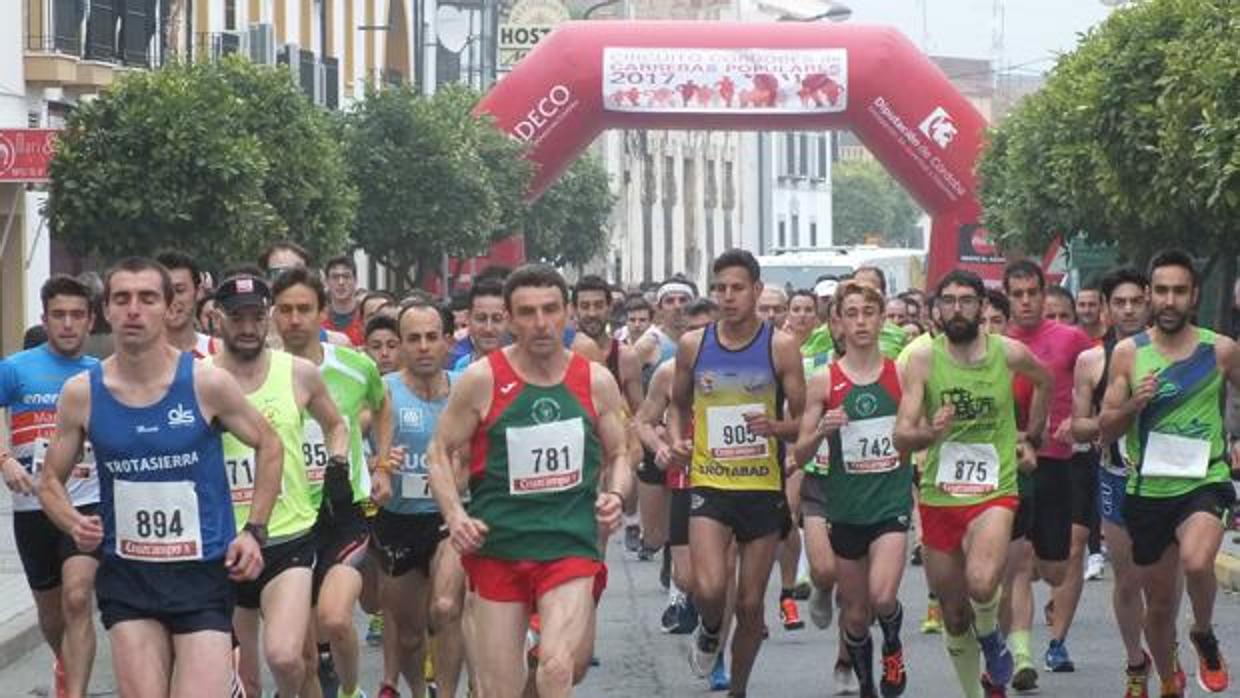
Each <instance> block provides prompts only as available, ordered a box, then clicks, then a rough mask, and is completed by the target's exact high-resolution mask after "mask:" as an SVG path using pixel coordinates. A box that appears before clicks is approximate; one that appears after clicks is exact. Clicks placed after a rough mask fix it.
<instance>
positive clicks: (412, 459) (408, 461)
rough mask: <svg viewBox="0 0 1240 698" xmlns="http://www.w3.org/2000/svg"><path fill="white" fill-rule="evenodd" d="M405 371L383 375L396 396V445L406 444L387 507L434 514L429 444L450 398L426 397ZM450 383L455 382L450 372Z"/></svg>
mask: <svg viewBox="0 0 1240 698" xmlns="http://www.w3.org/2000/svg"><path fill="white" fill-rule="evenodd" d="M402 373H403V372H402V371H397V372H395V373H389V374H387V375H386V376H384V377H383V382H384V383H386V384H387V387H388V392H389V393H390V394H391V396H392V417H393V420H392V421H393V423H394V428H395V433H394V434H393V435H392V446H393V447H395V446H403V447H404V449H405V462H404V464H403V465H401V467H400V469H399V470H397V471H395V472H393V473H392V498H391V499H389V500H388V502H387V504H384V505H383V508H384V509H387V510H388V511H390V512H392V513H395V514H430V513H434V512H438V511H439V505H437V504H436V503H435V499H434V497H432V496H431V489H430V485H429V481H428V480H427V475H428V473H429V471H428V470H427V468H426V447H427V445H429V444H430V441H431V435H432V434H434V433H435V425H436V424H437V423H438V422H439V414H440V413H441V412H443V408H444V407H445V406H447V404H448V397H447V396H446V395H445V396H444V397H442V398H440V399H438V400H430V401H428V400H423V399H422V398H421V397H418V394H417V393H415V392H413V391H412V390H410V389H409V386H408V385H406V384H405V381H404V380H403V379H402V378H401V374H402ZM448 384H449V385H451V384H452V377H451V375H449V377H448Z"/></svg>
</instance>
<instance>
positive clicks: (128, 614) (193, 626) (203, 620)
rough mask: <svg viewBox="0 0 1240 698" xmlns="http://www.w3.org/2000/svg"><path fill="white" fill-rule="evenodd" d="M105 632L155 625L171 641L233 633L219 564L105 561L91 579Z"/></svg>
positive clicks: (229, 596)
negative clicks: (137, 623)
mask: <svg viewBox="0 0 1240 698" xmlns="http://www.w3.org/2000/svg"><path fill="white" fill-rule="evenodd" d="M95 596H96V598H97V599H98V600H99V615H100V616H101V617H102V619H103V627H104V628H108V629H111V627H112V626H113V625H116V624H117V623H122V622H125V621H130V620H154V621H157V622H159V623H161V624H163V626H164V627H166V628H167V629H168V632H170V633H172V634H173V635H181V634H185V633H196V632H200V631H203V630H217V631H219V632H223V633H231V632H232V611H233V588H232V582H231V581H229V579H228V568H227V567H225V566H224V561H223V560H202V561H193V562H137V561H134V560H124V559H121V558H118V557H112V556H105V557H104V558H103V561H102V562H101V563H100V564H99V571H98V573H96V574H95Z"/></svg>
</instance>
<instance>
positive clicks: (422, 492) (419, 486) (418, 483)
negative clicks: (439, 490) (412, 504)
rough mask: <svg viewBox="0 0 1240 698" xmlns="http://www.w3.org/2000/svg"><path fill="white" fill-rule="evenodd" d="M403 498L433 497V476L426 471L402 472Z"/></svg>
mask: <svg viewBox="0 0 1240 698" xmlns="http://www.w3.org/2000/svg"><path fill="white" fill-rule="evenodd" d="M400 496H401V499H431V498H432V497H431V476H430V475H428V474H426V473H401V474H400Z"/></svg>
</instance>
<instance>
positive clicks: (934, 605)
mask: <svg viewBox="0 0 1240 698" xmlns="http://www.w3.org/2000/svg"><path fill="white" fill-rule="evenodd" d="M921 632H922V634H924V635H938V634H939V633H941V632H943V609H942V608H940V607H939V602H938V600H937V599H930V605H928V606H926V619H925V620H923V621H922V622H921Z"/></svg>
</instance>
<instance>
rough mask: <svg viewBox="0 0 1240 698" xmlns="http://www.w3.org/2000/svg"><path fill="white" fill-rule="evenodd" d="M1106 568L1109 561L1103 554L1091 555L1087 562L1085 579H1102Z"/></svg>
mask: <svg viewBox="0 0 1240 698" xmlns="http://www.w3.org/2000/svg"><path fill="white" fill-rule="evenodd" d="M1106 566H1107V559H1106V558H1105V557H1103V556H1102V553H1090V554H1089V558H1088V559H1087V560H1086V561H1085V579H1088V580H1098V579H1102V572H1103V570H1105V569H1106Z"/></svg>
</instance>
